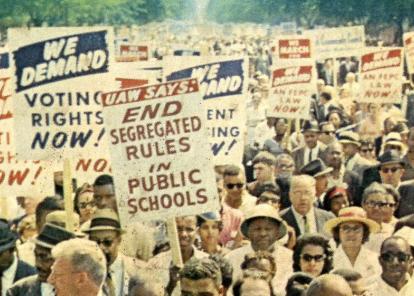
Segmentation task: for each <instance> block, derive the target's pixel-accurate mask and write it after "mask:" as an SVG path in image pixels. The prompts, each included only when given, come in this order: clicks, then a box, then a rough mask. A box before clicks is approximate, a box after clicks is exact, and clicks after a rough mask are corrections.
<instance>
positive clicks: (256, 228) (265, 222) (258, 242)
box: [247, 218, 279, 251]
mask: <svg viewBox="0 0 414 296" xmlns="http://www.w3.org/2000/svg"><path fill="white" fill-rule="evenodd" d="M247 236H248V238H249V240H250V242H251V244H252V247H253V249H254V250H255V251H259V250H261V251H266V250H268V249H269V247H270V246H271V245H273V243H274V242H275V241H276V240H277V238H278V237H279V224H278V223H277V222H275V221H273V220H271V219H268V218H256V219H253V221H251V222H250V224H249V228H248V230H247Z"/></svg>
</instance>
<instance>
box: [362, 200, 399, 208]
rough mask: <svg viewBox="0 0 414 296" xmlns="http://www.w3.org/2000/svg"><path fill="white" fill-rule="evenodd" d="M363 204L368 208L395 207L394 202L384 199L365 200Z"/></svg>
mask: <svg viewBox="0 0 414 296" xmlns="http://www.w3.org/2000/svg"><path fill="white" fill-rule="evenodd" d="M365 205H366V206H367V207H369V208H372V209H373V208H377V207H378V208H393V207H395V203H393V202H385V201H373V200H372V201H367V202H365Z"/></svg>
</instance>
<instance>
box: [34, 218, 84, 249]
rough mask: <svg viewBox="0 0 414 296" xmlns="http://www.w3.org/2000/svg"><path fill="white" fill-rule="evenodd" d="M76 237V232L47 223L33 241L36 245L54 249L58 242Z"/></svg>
mask: <svg viewBox="0 0 414 296" xmlns="http://www.w3.org/2000/svg"><path fill="white" fill-rule="evenodd" d="M75 237H76V235H75V233H72V232H70V231H67V230H66V229H65V228H62V227H60V226H57V225H54V224H51V223H46V224H45V225H44V226H43V229H42V232H40V234H39V235H38V236H37V237H36V238H35V239H34V240H33V241H34V243H35V244H36V245H39V246H41V247H44V248H48V249H52V248H53V247H54V246H56V245H57V244H58V243H60V242H63V241H65V240H69V239H72V238H75Z"/></svg>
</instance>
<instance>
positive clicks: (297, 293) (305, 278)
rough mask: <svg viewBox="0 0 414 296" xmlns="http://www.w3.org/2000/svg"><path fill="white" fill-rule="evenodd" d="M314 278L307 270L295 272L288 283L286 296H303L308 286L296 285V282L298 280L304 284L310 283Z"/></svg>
mask: <svg viewBox="0 0 414 296" xmlns="http://www.w3.org/2000/svg"><path fill="white" fill-rule="evenodd" d="M312 280H313V276H311V275H309V274H307V273H305V272H295V273H294V274H293V275H292V276H291V277H290V278H289V279H288V282H287V284H286V289H285V290H286V296H302V295H303V292H304V291H306V288H305V287H303V288H299V287H297V286H294V283H295V282H297V283H299V284H302V285H309V284H310V283H311V282H312Z"/></svg>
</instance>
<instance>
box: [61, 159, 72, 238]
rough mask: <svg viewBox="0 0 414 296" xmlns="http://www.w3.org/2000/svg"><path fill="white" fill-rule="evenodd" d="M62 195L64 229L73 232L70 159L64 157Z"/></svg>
mask: <svg viewBox="0 0 414 296" xmlns="http://www.w3.org/2000/svg"><path fill="white" fill-rule="evenodd" d="M63 195H64V200H65V211H66V229H67V230H68V231H71V232H74V223H73V199H72V174H71V168H70V160H69V159H67V158H65V160H64V161H63Z"/></svg>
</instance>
